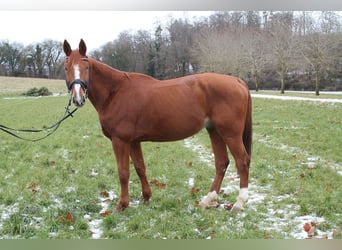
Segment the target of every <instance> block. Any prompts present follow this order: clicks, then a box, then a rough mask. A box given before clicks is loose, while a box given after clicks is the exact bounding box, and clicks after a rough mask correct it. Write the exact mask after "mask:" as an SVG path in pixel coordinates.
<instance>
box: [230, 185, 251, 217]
mask: <svg viewBox="0 0 342 250" xmlns="http://www.w3.org/2000/svg"><path fill="white" fill-rule="evenodd" d="M247 200H248V188H240V192H239V196H238V197H237V199H236V202H235V204H234V206H233V207H232V209H231V211H233V212H238V211H241V210H243V205H244V204H245V203H246V202H247Z"/></svg>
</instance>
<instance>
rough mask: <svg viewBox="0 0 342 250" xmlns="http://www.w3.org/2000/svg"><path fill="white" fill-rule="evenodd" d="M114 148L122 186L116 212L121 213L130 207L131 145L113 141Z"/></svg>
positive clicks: (117, 140) (116, 140)
mask: <svg viewBox="0 0 342 250" xmlns="http://www.w3.org/2000/svg"><path fill="white" fill-rule="evenodd" d="M112 146H113V150H114V154H115V157H116V162H117V167H118V174H119V180H120V185H121V195H120V201H119V204H118V205H117V207H116V211H118V212H121V211H123V210H125V208H127V207H128V205H129V193H128V182H129V175H130V172H129V154H130V144H129V143H125V142H123V141H121V140H119V139H112Z"/></svg>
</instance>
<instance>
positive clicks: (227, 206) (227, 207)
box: [223, 203, 234, 211]
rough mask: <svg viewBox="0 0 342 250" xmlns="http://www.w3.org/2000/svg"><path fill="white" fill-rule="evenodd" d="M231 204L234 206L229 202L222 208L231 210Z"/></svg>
mask: <svg viewBox="0 0 342 250" xmlns="http://www.w3.org/2000/svg"><path fill="white" fill-rule="evenodd" d="M233 206H234V204H233V203H230V204H225V205H224V206H223V207H224V209H226V210H228V211H230V210H232V208H233Z"/></svg>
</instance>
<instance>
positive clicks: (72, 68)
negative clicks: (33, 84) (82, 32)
mask: <svg viewBox="0 0 342 250" xmlns="http://www.w3.org/2000/svg"><path fill="white" fill-rule="evenodd" d="M63 50H64V53H65V55H66V58H65V62H64V69H65V80H66V86H67V88H68V90H69V92H70V94H71V98H72V101H73V103H74V104H75V106H76V107H82V106H83V105H84V104H85V101H86V98H87V96H88V88H89V62H88V57H87V56H86V52H87V46H86V44H85V42H84V41H83V39H81V41H80V43H79V46H78V50H72V49H71V47H70V44H69V43H68V41H67V40H64V44H63Z"/></svg>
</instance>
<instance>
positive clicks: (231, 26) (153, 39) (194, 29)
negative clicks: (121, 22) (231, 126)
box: [0, 11, 342, 95]
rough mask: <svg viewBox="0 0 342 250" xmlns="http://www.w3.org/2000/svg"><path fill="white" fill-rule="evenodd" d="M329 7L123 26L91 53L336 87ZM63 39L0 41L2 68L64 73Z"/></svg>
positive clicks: (262, 81) (116, 62)
mask: <svg viewBox="0 0 342 250" xmlns="http://www.w3.org/2000/svg"><path fill="white" fill-rule="evenodd" d="M341 19H342V17H341V15H340V12H333V11H321V12H311V11H299V12H298V11H296V12H295V11H274V12H273V11H231V12H228V11H227V12H214V13H213V14H212V15H210V16H207V17H193V18H186V17H184V18H173V17H169V19H168V20H167V22H166V23H163V24H162V23H156V25H155V27H154V31H153V32H151V31H147V30H138V31H134V32H129V31H123V32H122V33H120V34H119V36H118V37H117V38H115V39H114V40H113V41H109V42H107V43H105V44H104V45H103V46H101V47H100V48H98V49H96V50H94V51H91V52H90V56H92V57H94V58H96V59H98V60H101V61H102V62H104V63H107V64H109V65H111V66H113V67H115V68H117V69H120V70H124V71H135V72H141V73H145V74H148V75H151V76H153V77H156V78H158V79H169V78H174V77H180V76H184V75H188V74H193V73H200V72H217V73H223V74H232V75H235V76H238V77H240V78H242V79H244V80H245V81H246V82H247V83H248V84H249V86H250V88H251V89H255V90H257V91H258V90H259V89H274V90H280V91H281V93H284V91H285V90H290V89H291V90H315V91H316V94H317V95H318V94H319V91H320V90H322V89H324V90H342V29H341V28H342V22H341ZM63 60H64V56H63V53H62V41H53V40H45V41H43V42H41V43H34V44H31V45H29V46H26V47H25V46H23V45H22V44H20V43H11V42H9V41H6V40H3V41H0V75H2V76H26V77H48V78H61V79H63V78H64V71H63Z"/></svg>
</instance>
